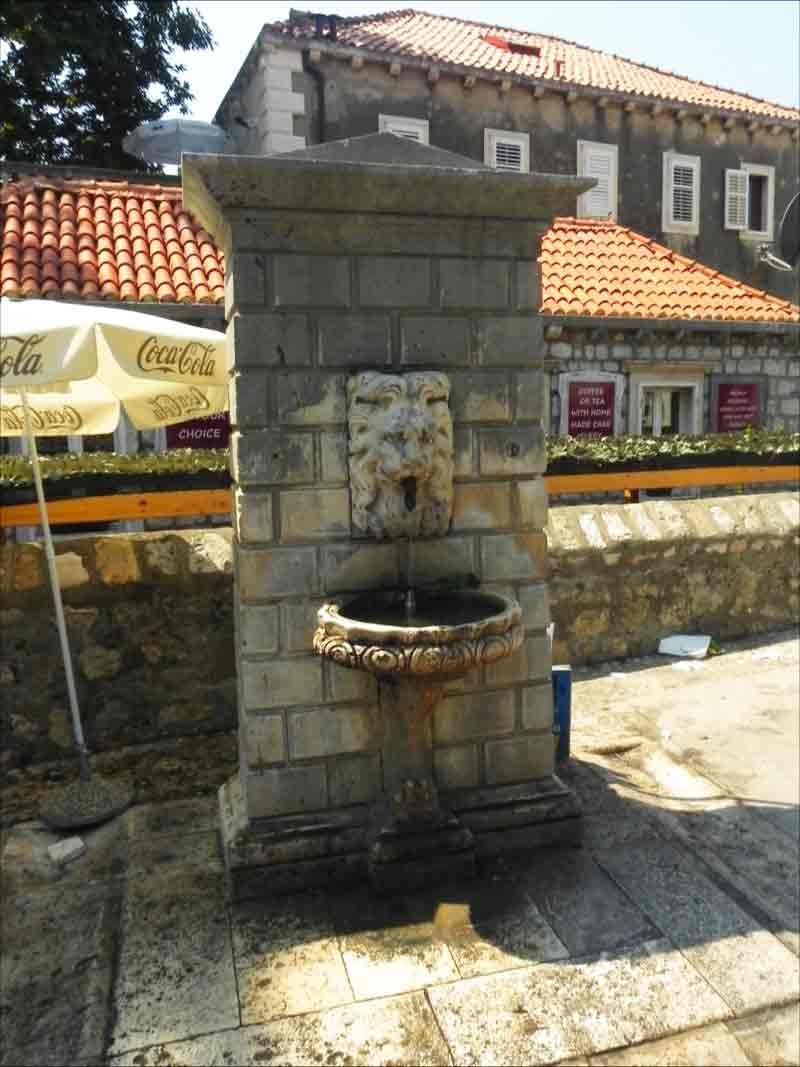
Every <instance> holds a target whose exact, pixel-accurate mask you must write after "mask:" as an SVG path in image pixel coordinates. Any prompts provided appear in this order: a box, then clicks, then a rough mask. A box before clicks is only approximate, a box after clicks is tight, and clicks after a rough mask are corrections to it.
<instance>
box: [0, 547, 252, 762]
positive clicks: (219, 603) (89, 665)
mask: <svg viewBox="0 0 800 1067" xmlns="http://www.w3.org/2000/svg"><path fill="white" fill-rule="evenodd" d="M56 553H57V556H56V562H57V567H58V573H59V578H60V582H61V587H62V590H63V598H64V605H65V608H64V610H65V615H66V621H67V629H68V633H69V638H70V644H71V648H72V658H73V664H74V668H75V678H76V685H77V690H78V699H79V704H80V708H81V717H82V720H83V724H84V730H85V732H86V735H87V740H88V743H89V746H90V748H91V749H93V750H95V751H97V750H102V749H110V748H118V747H120V746H122V745H136V744H143V743H145V742H150V741H156V740H158V739H161V738H165V737H174V736H183V735H190V734H210V733H215V732H217V731H220V730H230V729H232V728H233V727H235V725H236V683H235V664H234V657H233V604H232V595H231V594H232V590H231V585H232V582H231V569H232V568H231V531H230V530H229V529H228V530H219V531H217V530H213V531H212V530H204V531H195V532H191V533H188V532H187V533H183V532H181V533H174V532H173V533H163V534H138V535H124V534H118V535H113V536H94V537H83V538H75V539H69V540H61V541H59V542H57V543H56ZM0 588H1V589H2V609H0V628H1V629H0V634H1V643H0V708H2V711H1V712H0V714H2V738H3V740H2V751H1V752H0V768H2V767H9V766H20V765H24V764H26V763H29V762H38V761H41V760H49V759H57V758H58V757H60V756H64V755H66V754H69V753H72V752H73V751H74V750H73V741H72V729H71V722H70V715H69V702H68V697H67V690H66V681H65V677H64V670H63V666H62V660H61V652H60V648H59V643H58V635H57V632H56V628H55V623H54V610H53V603H52V598H51V595H50V590H49V586H48V584H47V566H46V561H45V558H44V551H43V549H42V547H41V545H39V544H32V543H31V544H17V545H11V544H8V545H3V546H2V548H0Z"/></svg>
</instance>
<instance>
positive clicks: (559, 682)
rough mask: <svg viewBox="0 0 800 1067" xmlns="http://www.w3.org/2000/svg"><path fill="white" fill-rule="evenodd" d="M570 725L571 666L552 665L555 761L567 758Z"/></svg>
mask: <svg viewBox="0 0 800 1067" xmlns="http://www.w3.org/2000/svg"><path fill="white" fill-rule="evenodd" d="M571 725H572V667H570V666H563V665H560V666H558V667H553V732H554V733H557V734H558V745H557V748H556V763H563V762H564V761H565V760H568V759H569V739H570V729H571Z"/></svg>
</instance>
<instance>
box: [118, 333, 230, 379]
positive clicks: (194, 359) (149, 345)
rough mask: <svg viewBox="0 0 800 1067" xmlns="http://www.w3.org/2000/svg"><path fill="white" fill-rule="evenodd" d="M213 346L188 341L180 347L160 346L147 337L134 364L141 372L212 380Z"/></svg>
mask: <svg viewBox="0 0 800 1067" xmlns="http://www.w3.org/2000/svg"><path fill="white" fill-rule="evenodd" d="M213 351H214V346H213V345H207V344H203V343H202V342H201V341H188V342H187V343H186V344H182V345H161V344H159V343H158V338H157V337H148V338H147V340H146V341H145V342H144V343H143V344H142V346H141V347H140V349H139V351H138V353H137V355H136V362H137V363H138V364H139V367H140V368H141V369H142V370H143V371H147V372H148V373H152V372H153V371H161V372H163V373H166V374H180V375H181V376H182V377H189V376H192V377H195V378H213V377H214V371H215V368H216V364H215V362H214V359H213V355H212V354H213Z"/></svg>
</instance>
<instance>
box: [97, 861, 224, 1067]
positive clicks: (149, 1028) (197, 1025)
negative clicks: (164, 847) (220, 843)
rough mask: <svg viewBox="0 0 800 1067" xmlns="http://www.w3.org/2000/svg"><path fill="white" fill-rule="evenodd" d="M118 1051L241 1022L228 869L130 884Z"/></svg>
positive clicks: (114, 1048) (114, 1046)
mask: <svg viewBox="0 0 800 1067" xmlns="http://www.w3.org/2000/svg"><path fill="white" fill-rule="evenodd" d="M115 1006H116V1018H115V1021H114V1028H113V1032H112V1040H111V1047H110V1050H109V1053H110V1055H116V1054H118V1053H121V1052H126V1051H128V1050H129V1049H136V1048H141V1047H143V1046H146V1045H153V1044H159V1043H164V1042H169V1041H177V1040H180V1039H181V1038H186V1037H192V1036H195V1035H196V1034H198V1033H199V1032H206V1033H207V1032H209V1031H212V1030H219V1029H224V1028H225V1027H233V1026H238V1024H239V1007H238V1002H237V999H236V982H235V978H234V969H233V953H232V949H231V943H230V936H229V928H228V918H227V915H226V912H225V903H224V883H223V878H222V876H221V875H219V874H216V873H214V872H210V873H205V872H203V871H202V870H200V869H197V868H183V869H181V870H179V871H174V869H173V872H170V873H168V874H159V873H158V872H155V873H154V874H153V875H152V876H151V877H150V878H142V879H140V880H138V881H134V882H131V883H129V885H128V892H127V897H126V900H125V903H124V906H123V916H122V945H121V951H120V958H119V966H118V973H117V981H116V988H115Z"/></svg>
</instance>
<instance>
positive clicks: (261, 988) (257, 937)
mask: <svg viewBox="0 0 800 1067" xmlns="http://www.w3.org/2000/svg"><path fill="white" fill-rule="evenodd" d="M231 925H232V929H233V945H234V956H235V961H236V977H237V981H238V986H239V1003H240V1007H241V1016H242V1022H243V1023H245V1024H248V1023H259V1022H268V1021H269V1020H270V1019H277V1018H280V1017H281V1016H284V1015H298V1014H300V1013H302V1012H307V1011H313V1010H319V1009H322V1008H330V1007H335V1006H336V1005H339V1004H349V1003H350V1002H351V1001H352V999H353V994H352V992H351V989H350V984H349V983H348V981H347V974H346V972H345V968H344V963H343V962H342V956H341V953H340V952H339V947H338V945H337V942H336V937H335V935H334V930H333V925H332V923H331V919H330V914H329V910H328V907H327V905H326V902H325V899H324V897H323V896H321V895H319V894H308V893H300V894H296V895H294V896H292V897H285V898H275V899H271V900H258V901H251V902H249V903H247V904H239V905H237V906H236V907H234V908H233V910H232V913H231Z"/></svg>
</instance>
